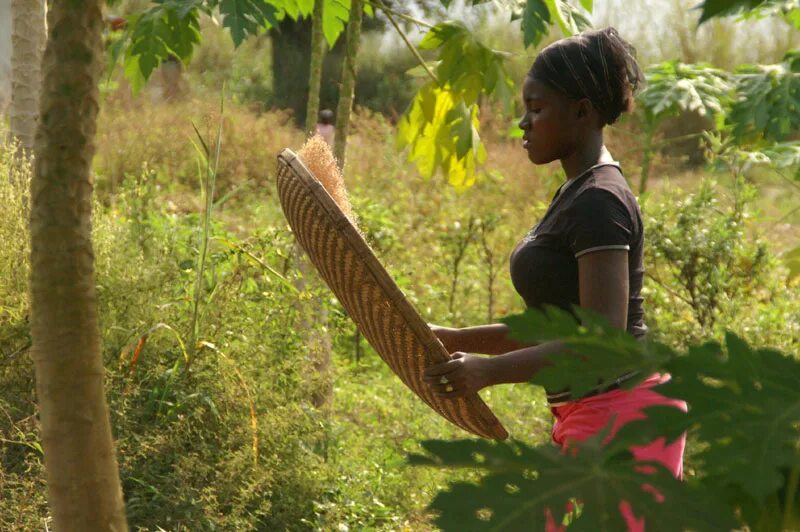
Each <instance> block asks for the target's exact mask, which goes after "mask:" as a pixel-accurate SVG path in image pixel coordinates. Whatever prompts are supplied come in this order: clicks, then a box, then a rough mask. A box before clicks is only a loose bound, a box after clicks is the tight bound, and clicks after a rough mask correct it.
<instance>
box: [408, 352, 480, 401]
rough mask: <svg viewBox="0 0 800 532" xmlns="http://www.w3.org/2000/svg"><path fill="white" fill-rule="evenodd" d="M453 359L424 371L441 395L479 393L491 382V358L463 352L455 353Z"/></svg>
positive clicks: (427, 379)
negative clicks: (489, 367)
mask: <svg viewBox="0 0 800 532" xmlns="http://www.w3.org/2000/svg"><path fill="white" fill-rule="evenodd" d="M452 357H453V358H452V359H451V360H450V361H448V362H445V363H443V364H438V365H436V366H432V367H430V368H428V369H426V370H425V372H424V373H423V377H422V378H423V380H425V382H426V383H428V384H429V385H430V386H431V387H432V388H433V391H434V393H435V394H436V395H438V396H439V397H446V398H456V397H464V396H467V395H472V394H474V393H477V392H478V390H480V389H482V388H485V387H486V386H488V385H489V384H490V383H491V382H490V380H489V374H488V371H487V370H488V367H487V363H488V362H489V359H486V358H483V357H478V356H475V355H470V354H469V353H462V352H460V351H458V352H455V353H453V355H452Z"/></svg>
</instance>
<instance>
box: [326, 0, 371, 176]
mask: <svg viewBox="0 0 800 532" xmlns="http://www.w3.org/2000/svg"><path fill="white" fill-rule="evenodd" d="M363 14H364V6H363V2H362V0H352V2H351V3H350V21H349V22H348V23H347V53H346V55H345V59H344V66H343V67H342V89H341V92H340V93H339V105H338V107H337V108H336V141H335V145H334V149H333V152H334V154H335V155H336V159H338V161H339V164H340V165H341V167H342V169H344V165H345V162H346V156H347V134H348V131H349V130H350V113H351V111H352V110H353V97H354V94H355V87H356V60H357V59H358V44H359V41H360V40H361V20H362V18H363Z"/></svg>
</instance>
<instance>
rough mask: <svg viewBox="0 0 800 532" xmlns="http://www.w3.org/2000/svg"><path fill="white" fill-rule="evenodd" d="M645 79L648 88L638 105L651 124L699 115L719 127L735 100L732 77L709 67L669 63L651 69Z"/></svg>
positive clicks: (641, 95) (641, 93)
mask: <svg viewBox="0 0 800 532" xmlns="http://www.w3.org/2000/svg"><path fill="white" fill-rule="evenodd" d="M645 76H646V78H647V85H646V87H645V88H644V90H642V91H641V92H640V93H639V95H638V96H637V104H638V107H639V108H641V109H642V110H644V111H645V114H646V117H647V119H648V120H649V121H650V123H651V125H656V124H657V123H658V122H659V121H661V120H662V119H664V118H666V117H670V116H678V115H679V114H680V113H682V112H694V113H697V114H698V115H700V116H705V117H708V118H710V119H712V120H713V121H714V123H715V124H716V123H717V122H718V121H717V120H716V118H717V117H720V116H722V115H723V113H724V110H725V108H726V106H727V105H728V104H729V103H730V102H731V101H732V98H733V88H734V84H733V81H732V80H731V79H730V76H729V75H728V74H727V73H725V72H724V71H722V70H719V69H716V68H712V67H711V66H710V65H707V64H703V63H701V64H685V63H680V62H678V61H667V62H664V63H659V64H657V65H653V66H651V67H649V68H648V69H647V71H646V73H645ZM719 122H721V120H719Z"/></svg>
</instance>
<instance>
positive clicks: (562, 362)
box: [501, 307, 674, 396]
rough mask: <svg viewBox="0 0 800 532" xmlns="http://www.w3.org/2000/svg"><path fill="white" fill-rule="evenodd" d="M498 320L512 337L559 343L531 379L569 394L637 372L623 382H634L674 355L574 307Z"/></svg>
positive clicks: (604, 384) (629, 383) (661, 347)
mask: <svg viewBox="0 0 800 532" xmlns="http://www.w3.org/2000/svg"><path fill="white" fill-rule="evenodd" d="M578 320H579V321H578ZM501 321H502V322H503V323H505V324H507V325H508V326H509V327H510V328H511V334H512V337H513V338H515V339H517V340H520V341H523V342H527V343H540V342H546V341H551V340H559V341H561V342H562V344H563V346H564V350H563V352H562V353H558V354H555V355H554V356H552V357H551V361H552V365H551V366H548V367H546V368H544V369H542V370H540V371H539V372H538V373H537V374H536V375H535V376H534V378H533V379H532V380H531V382H532V383H534V384H538V385H541V386H543V387H545V388H546V389H548V390H553V391H555V390H563V389H570V390H571V391H572V393H573V394H574V395H575V396H582V395H584V394H585V393H587V392H589V391H590V390H593V389H595V388H596V387H598V386H601V387H602V386H607V385H610V384H611V383H612V382H613V381H614V380H616V379H617V378H618V377H619V376H621V375H625V374H627V373H631V372H634V371H639V372H640V374H639V377H638V378H634V379H631V380H629V381H627V382H626V383H625V385H624V386H625V387H631V386H634V385H635V384H637V383H638V382H641V380H642V379H643V378H645V377H647V376H648V375H650V374H651V373H653V372H655V371H657V370H658V369H659V368H661V367H663V365H664V364H665V362H666V361H667V360H669V359H670V358H672V357H673V356H674V352H673V351H672V350H670V349H669V348H667V347H666V346H664V345H661V344H658V343H656V342H648V341H637V340H636V339H635V338H634V337H633V336H631V335H630V334H628V333H627V332H626V331H623V330H620V329H616V328H614V327H611V325H609V323H608V321H607V320H606V319H605V318H604V317H602V316H601V315H599V314H596V313H593V312H590V311H588V310H586V309H582V308H579V307H576V308H575V309H574V310H573V313H570V312H567V311H565V310H563V309H560V308H557V307H546V308H545V309H544V310H537V309H528V310H526V311H525V313H523V314H521V315H516V316H509V317H507V318H503V319H502V320H501Z"/></svg>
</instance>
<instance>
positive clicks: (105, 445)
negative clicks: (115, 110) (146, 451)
mask: <svg viewBox="0 0 800 532" xmlns="http://www.w3.org/2000/svg"><path fill="white" fill-rule="evenodd" d="M49 25H50V39H49V41H48V44H47V48H46V50H45V52H44V60H43V63H42V66H43V71H44V80H43V84H42V94H41V100H42V107H41V120H40V123H39V126H38V129H37V132H36V143H35V153H36V158H35V166H34V176H33V181H32V183H31V336H32V339H33V358H34V362H35V365H36V390H37V396H38V401H39V419H40V423H41V434H42V446H43V448H44V461H45V468H46V470H47V485H48V499H49V503H50V511H51V514H52V516H53V520H54V524H53V528H54V529H55V530H57V531H59V532H71V531H84V530H98V531H104V530H114V531H125V530H127V528H128V527H127V524H126V520H125V506H124V503H123V500H122V490H121V487H120V480H119V473H118V471H117V463H116V457H115V453H114V443H113V440H112V436H111V424H110V422H109V416H108V406H107V404H106V400H105V396H104V393H103V374H104V368H103V363H102V359H101V356H100V335H99V330H98V323H97V304H96V293H95V282H94V252H93V250H92V242H91V212H92V182H91V178H90V166H91V161H92V156H93V155H94V137H95V129H96V119H97V112H98V107H99V106H98V98H99V91H98V82H99V78H100V75H101V72H102V65H101V60H102V57H103V53H104V51H103V47H102V41H101V35H102V30H103V16H102V11H101V2H100V0H84V1H83V2H77V3H76V2H54V3H53V8H52V11H51V12H50V15H49Z"/></svg>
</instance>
